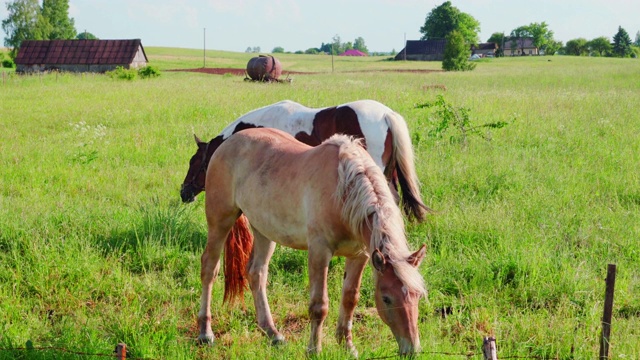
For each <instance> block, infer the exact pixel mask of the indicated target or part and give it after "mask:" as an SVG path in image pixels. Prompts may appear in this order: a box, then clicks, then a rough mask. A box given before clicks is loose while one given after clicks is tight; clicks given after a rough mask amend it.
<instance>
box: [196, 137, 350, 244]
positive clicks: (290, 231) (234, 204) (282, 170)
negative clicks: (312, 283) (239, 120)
mask: <svg viewBox="0 0 640 360" xmlns="http://www.w3.org/2000/svg"><path fill="white" fill-rule="evenodd" d="M339 148H340V145H339V143H336V142H331V141H329V142H327V143H324V144H322V145H320V146H318V147H311V146H308V145H306V144H303V143H301V142H299V141H297V140H295V138H293V137H292V136H291V135H289V134H287V133H285V132H283V131H281V130H277V129H269V128H256V129H247V130H243V131H241V132H238V133H236V134H234V135H233V136H231V137H230V138H229V139H228V140H227V141H225V142H224V143H223V144H222V145H221V146H220V148H219V149H218V151H216V153H215V154H214V156H213V157H212V159H211V163H210V164H209V168H208V172H207V189H206V191H205V193H206V196H207V203H208V204H212V206H216V207H220V206H224V205H220V204H221V203H222V204H228V205H229V206H231V207H230V208H229V209H230V210H229V211H231V210H233V209H238V210H240V211H242V212H243V213H244V214H245V215H246V216H247V218H249V221H250V222H251V225H252V226H253V227H254V228H255V229H256V230H257V231H259V232H260V233H262V234H263V235H264V236H265V237H267V238H269V239H271V240H273V241H276V242H279V243H281V244H283V245H286V246H290V247H294V248H299V249H306V248H307V246H308V243H307V240H308V236H309V232H310V231H311V232H314V231H315V232H324V233H326V232H335V233H340V235H341V236H345V234H344V232H345V231H346V230H345V227H344V226H343V225H342V224H341V219H340V216H339V213H336V206H337V202H336V198H335V190H336V186H337V182H338V162H339V159H338V157H339V150H340V149H339ZM210 178H211V179H210ZM213 204H215V205H213ZM215 211H216V210H214V209H212V212H215Z"/></svg>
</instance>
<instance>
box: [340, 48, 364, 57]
mask: <svg viewBox="0 0 640 360" xmlns="http://www.w3.org/2000/svg"><path fill="white" fill-rule="evenodd" d="M340 56H367V54H365V53H363V52H362V51H360V50H356V49H350V50H347V51H345V52H343V53H342V54H340Z"/></svg>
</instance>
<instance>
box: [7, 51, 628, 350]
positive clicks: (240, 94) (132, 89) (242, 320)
mask: <svg viewBox="0 0 640 360" xmlns="http://www.w3.org/2000/svg"><path fill="white" fill-rule="evenodd" d="M146 51H147V56H148V57H149V59H150V61H151V64H153V65H156V66H157V67H159V68H160V69H161V71H162V76H161V77H159V78H156V79H151V80H135V81H123V80H113V79H111V78H109V77H107V76H103V75H71V74H60V75H56V74H47V75H43V76H17V75H15V74H14V73H13V72H11V71H9V72H7V73H6V74H5V77H4V82H3V83H2V86H1V87H0V129H2V131H1V132H0V168H1V169H2V171H0V359H13V358H39V359H50V358H56V359H84V358H93V357H92V356H84V355H79V354H78V353H88V354H109V353H111V352H112V351H113V348H114V346H115V345H116V344H117V343H118V342H125V343H126V344H127V346H128V348H129V351H130V353H129V357H130V358H131V357H134V358H149V359H193V358H238V359H252V358H255V359H264V358H269V359H289V358H301V357H303V356H304V349H305V345H306V342H307V338H308V335H309V327H308V316H307V299H308V281H307V279H306V270H305V266H306V253H303V252H299V251H294V250H289V249H284V248H278V249H277V250H276V254H275V255H274V259H273V261H272V265H271V276H270V283H269V286H270V287H269V298H270V303H271V308H272V311H273V314H274V318H275V321H276V325H277V326H279V327H280V329H281V331H282V332H283V333H284V335H285V336H286V337H287V340H288V344H287V345H285V346H284V347H278V348H272V347H271V346H270V345H269V344H268V341H267V339H266V337H265V336H264V335H263V334H262V333H261V332H260V330H259V329H258V327H257V325H256V322H255V316H254V309H253V306H252V300H251V298H250V294H249V293H247V294H246V295H245V296H246V297H245V306H242V305H235V306H230V307H229V306H222V284H221V281H219V282H218V283H217V284H216V286H215V288H214V306H213V313H214V321H213V330H214V332H215V333H216V336H217V342H216V344H215V345H214V346H213V347H198V346H196V344H195V338H196V337H197V331H198V330H197V327H196V317H197V311H198V306H199V294H200V280H199V271H200V265H199V264H200V260H199V258H200V254H201V252H202V250H203V248H204V243H205V237H206V228H205V218H204V203H203V198H202V197H200V198H198V200H197V201H196V202H195V203H193V204H188V205H185V204H182V203H181V202H180V199H179V186H180V184H181V183H182V180H183V178H184V176H185V174H186V170H187V166H188V160H189V158H190V156H191V155H192V154H193V152H195V149H196V148H195V144H194V143H193V139H192V134H193V133H194V132H195V133H196V134H198V135H199V136H200V137H202V138H206V139H209V138H212V137H214V136H215V135H217V134H218V132H219V131H220V130H221V129H222V128H224V126H225V125H226V124H228V123H229V122H231V121H232V120H234V119H235V118H237V117H238V116H239V115H241V114H243V113H245V112H247V111H250V110H252V109H254V108H257V107H260V106H264V105H267V104H270V103H273V102H276V101H279V100H283V99H292V100H295V101H298V102H301V103H303V104H306V105H308V106H314V107H319V106H329V105H335V104H340V103H344V102H348V101H352V100H356V99H364V98H369V99H374V100H378V101H380V102H383V103H385V104H387V105H388V106H390V107H391V108H393V109H395V110H396V111H398V112H399V113H401V114H402V115H403V116H404V117H405V119H406V120H407V123H408V124H409V127H410V130H411V133H412V136H413V138H414V141H415V144H414V145H415V151H416V155H417V164H416V165H417V168H418V172H419V177H420V179H421V182H422V185H423V188H422V194H423V198H424V199H425V202H426V203H427V204H428V205H429V206H430V207H432V208H434V209H435V210H437V213H436V214H435V215H433V216H432V217H431V218H430V219H429V220H428V221H427V222H426V223H423V224H419V225H417V224H408V227H407V231H408V239H409V241H410V242H411V247H412V248H414V249H415V248H417V247H418V246H419V244H421V243H426V244H427V247H428V254H427V257H426V259H425V261H424V263H423V265H422V267H421V272H422V273H423V275H424V277H425V280H426V282H427V285H428V289H429V295H428V297H427V298H426V299H425V300H424V301H423V302H422V304H421V316H420V330H421V342H422V345H423V348H424V349H423V350H424V352H425V353H424V354H422V355H421V357H422V358H425V359H427V358H428V359H461V358H466V356H465V355H464V354H470V353H472V354H475V355H473V356H471V358H474V359H478V358H481V349H480V345H481V343H482V337H483V336H488V335H493V336H495V337H496V338H497V339H498V340H497V343H498V344H497V345H498V351H499V357H500V358H507V357H513V356H521V357H523V358H549V359H556V358H557V359H586V358H594V357H596V356H597V353H598V344H599V333H600V322H601V316H602V306H603V300H604V281H603V280H604V278H605V275H606V266H607V264H608V263H615V264H617V266H618V274H617V275H618V276H617V283H616V292H615V302H614V320H613V330H612V338H611V353H612V357H613V358H614V359H638V358H640V341H638V339H640V330H639V329H640V247H639V246H638V240H639V239H640V172H639V171H638V165H639V164H640V142H639V141H638V135H639V134H640V101H638V94H640V61H637V60H633V59H611V58H573V57H557V56H556V57H530V58H508V59H493V60H491V61H487V62H481V63H479V64H478V66H477V68H476V70H474V71H472V72H465V73H444V72H431V73H404V72H393V71H388V72H385V71H373V70H383V69H386V70H400V69H404V70H406V69H417V70H438V69H439V68H440V63H415V62H406V63H405V62H397V63H396V62H390V61H388V60H387V58H385V57H379V58H365V59H357V58H348V59H345V58H339V57H336V58H335V59H334V64H333V68H334V69H335V72H332V71H331V69H332V64H331V58H330V57H328V56H319V55H318V56H311V55H291V54H283V55H281V56H279V58H280V60H281V62H282V63H283V66H284V69H285V70H290V71H303V72H317V74H313V75H295V76H293V82H292V83H291V84H258V83H249V82H245V81H243V79H242V77H237V76H231V75H225V76H214V75H204V74H196V73H185V72H169V71H165V70H168V69H176V68H182V69H184V68H194V67H201V66H202V63H203V58H202V55H203V54H202V51H201V50H200V51H198V50H188V49H166V48H147V49H146ZM249 57H250V56H249V55H247V54H241V53H225V52H216V51H207V59H206V61H207V67H236V68H243V67H244V66H245V64H246V61H247V60H248V58H249ZM362 70H369V71H362ZM439 95H441V96H443V98H444V99H445V101H446V102H447V103H448V104H450V105H451V106H453V108H458V109H459V108H467V109H468V114H469V121H470V122H471V124H472V125H474V124H475V125H481V124H484V123H490V122H494V123H495V122H507V123H508V125H507V126H505V127H503V128H501V129H493V130H491V131H490V132H485V131H484V130H483V135H484V136H483V137H481V136H475V135H472V134H468V136H467V137H466V139H462V132H461V131H460V130H458V129H456V128H454V127H450V128H448V129H446V131H441V132H440V133H439V135H441V136H429V133H430V132H431V133H433V130H434V129H435V127H436V124H437V123H438V122H440V121H441V119H439V118H438V116H437V113H436V111H435V109H434V108H433V107H432V108H428V107H427V108H425V107H421V106H418V105H421V104H425V103H431V102H433V101H435V100H436V99H437V97H438V96H439ZM343 266H344V260H343V259H336V260H334V262H333V263H332V266H331V269H330V282H329V288H330V289H329V291H330V301H331V302H330V313H329V317H328V319H327V322H326V324H325V338H324V352H323V354H322V355H321V356H319V358H320V359H334V358H344V357H346V355H347V354H346V353H345V352H343V351H342V349H341V348H340V347H339V346H338V345H337V343H336V341H335V339H334V337H333V330H334V327H335V323H336V319H337V316H338V314H337V308H338V306H337V305H338V299H339V294H340V286H341V279H342V268H343ZM372 290H373V289H372V282H371V274H370V270H368V269H367V271H366V272H365V275H364V283H363V289H362V294H361V301H360V304H359V305H358V308H357V311H356V321H355V323H354V337H355V339H354V342H355V344H356V347H357V348H358V350H359V351H360V356H361V358H364V359H368V358H379V357H386V356H392V355H394V354H395V352H396V351H397V345H396V344H395V341H394V340H393V337H392V335H391V332H390V331H389V330H388V328H387V327H386V326H385V325H384V324H383V323H382V321H381V320H380V319H379V318H378V316H377V314H376V312H375V310H372V309H373V307H374V300H373V297H372ZM28 341H29V344H32V345H33V346H34V347H35V348H37V349H36V350H31V351H30V350H16V349H21V348H25V347H27V345H26V344H27V342H28ZM29 346H31V345H29ZM47 347H49V349H43V348H47ZM11 349H13V350H11ZM38 349H39V350H38ZM65 349H66V350H65ZM447 353H453V354H460V355H447Z"/></svg>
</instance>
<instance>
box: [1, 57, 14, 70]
mask: <svg viewBox="0 0 640 360" xmlns="http://www.w3.org/2000/svg"><path fill="white" fill-rule="evenodd" d="M2 67H6V68H9V69H13V68H14V67H16V64H15V63H14V62H13V60H11V59H2Z"/></svg>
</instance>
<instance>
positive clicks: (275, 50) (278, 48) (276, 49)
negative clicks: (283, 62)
mask: <svg viewBox="0 0 640 360" xmlns="http://www.w3.org/2000/svg"><path fill="white" fill-rule="evenodd" d="M271 52H272V53H273V54H282V53H284V48H283V47H282V46H276V47H274V48H273V50H271Z"/></svg>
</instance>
